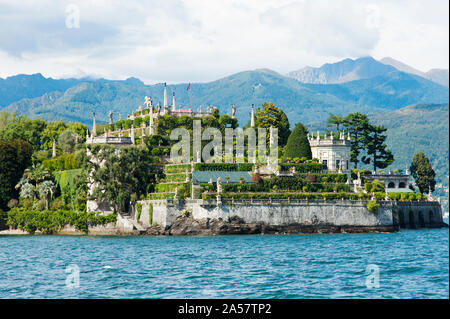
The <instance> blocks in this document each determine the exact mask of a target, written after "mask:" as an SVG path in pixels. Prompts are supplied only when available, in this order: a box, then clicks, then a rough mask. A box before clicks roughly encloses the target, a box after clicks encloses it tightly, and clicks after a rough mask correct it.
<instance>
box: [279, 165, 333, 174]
mask: <svg viewBox="0 0 450 319" xmlns="http://www.w3.org/2000/svg"><path fill="white" fill-rule="evenodd" d="M292 167H295V171H296V172H298V173H308V172H311V173H320V172H321V171H322V170H323V169H324V165H323V164H320V163H299V164H296V163H283V164H280V170H281V171H282V172H287V171H289V170H291V168H292Z"/></svg>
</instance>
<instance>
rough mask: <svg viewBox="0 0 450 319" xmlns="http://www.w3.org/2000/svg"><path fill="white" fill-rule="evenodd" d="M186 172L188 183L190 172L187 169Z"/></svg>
mask: <svg viewBox="0 0 450 319" xmlns="http://www.w3.org/2000/svg"><path fill="white" fill-rule="evenodd" d="M185 173H186V183H188V182H189V173H188V171H187V170H186V171H185Z"/></svg>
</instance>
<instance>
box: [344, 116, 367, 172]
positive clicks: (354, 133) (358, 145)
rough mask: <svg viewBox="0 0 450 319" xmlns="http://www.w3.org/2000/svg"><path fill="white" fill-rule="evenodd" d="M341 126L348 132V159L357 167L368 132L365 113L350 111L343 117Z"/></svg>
mask: <svg viewBox="0 0 450 319" xmlns="http://www.w3.org/2000/svg"><path fill="white" fill-rule="evenodd" d="M343 126H344V127H345V128H346V130H347V132H348V133H350V145H351V150H350V161H351V162H352V163H353V165H354V168H355V169H357V168H358V162H359V155H360V154H361V151H362V150H363V149H364V141H365V140H366V137H367V134H368V132H369V130H368V129H369V119H368V117H367V115H366V114H362V113H359V112H357V113H350V114H348V115H347V116H346V117H345V119H344V122H343Z"/></svg>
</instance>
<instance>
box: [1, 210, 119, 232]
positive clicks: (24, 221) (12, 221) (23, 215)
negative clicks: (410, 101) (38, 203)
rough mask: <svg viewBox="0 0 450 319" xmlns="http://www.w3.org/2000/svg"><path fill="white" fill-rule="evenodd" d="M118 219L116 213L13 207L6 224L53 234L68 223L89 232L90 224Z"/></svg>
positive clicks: (25, 229)
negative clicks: (103, 213)
mask: <svg viewBox="0 0 450 319" xmlns="http://www.w3.org/2000/svg"><path fill="white" fill-rule="evenodd" d="M116 220H117V215H116V214H110V215H107V216H103V215H100V213H94V212H89V213H88V212H82V213H77V212H74V211H70V210H55V211H50V210H46V211H42V212H41V211H36V210H24V209H19V208H13V209H11V210H10V211H9V212H7V222H6V224H7V225H8V226H10V227H11V228H14V229H21V230H24V231H27V232H31V233H33V232H35V231H36V230H40V231H42V232H44V233H46V234H51V233H55V232H57V231H58V230H60V229H62V228H63V227H64V226H66V225H72V226H75V228H76V229H78V230H80V231H84V232H87V231H88V227H89V226H95V225H105V224H108V223H115V222H116Z"/></svg>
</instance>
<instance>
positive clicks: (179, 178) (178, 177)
mask: <svg viewBox="0 0 450 319" xmlns="http://www.w3.org/2000/svg"><path fill="white" fill-rule="evenodd" d="M188 176H189V179H191V178H192V174H190V173H189V174H188ZM164 180H165V181H166V182H184V181H186V174H170V175H166V176H165V177H164Z"/></svg>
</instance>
